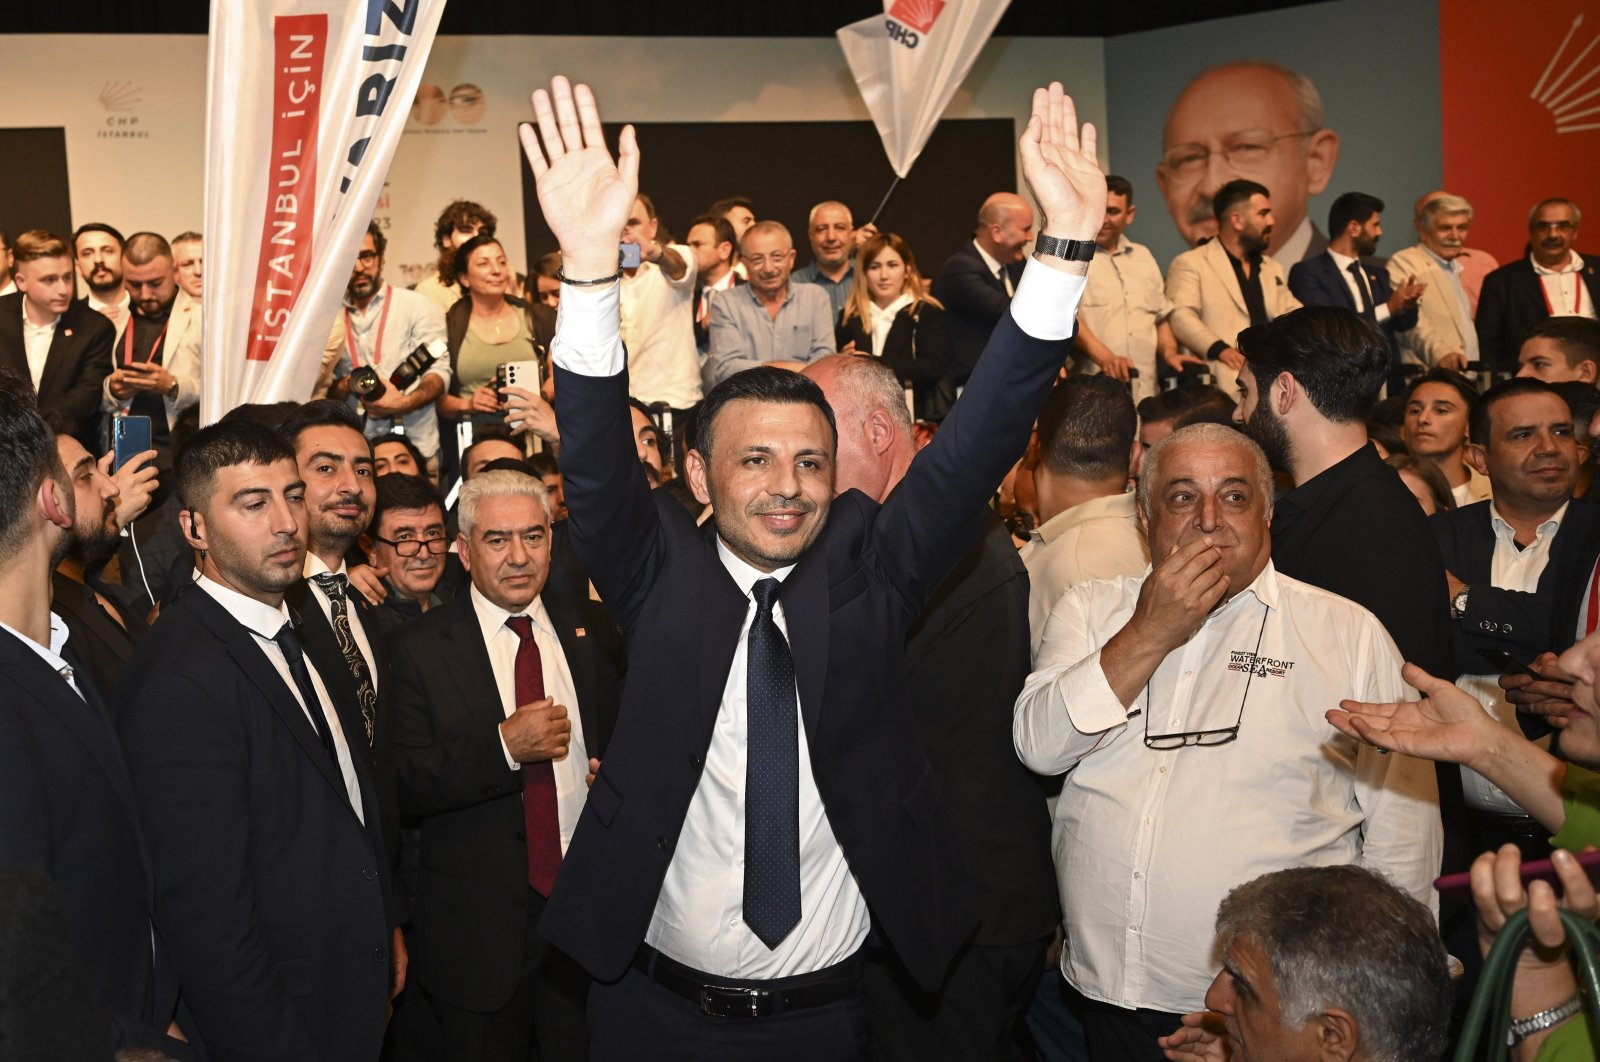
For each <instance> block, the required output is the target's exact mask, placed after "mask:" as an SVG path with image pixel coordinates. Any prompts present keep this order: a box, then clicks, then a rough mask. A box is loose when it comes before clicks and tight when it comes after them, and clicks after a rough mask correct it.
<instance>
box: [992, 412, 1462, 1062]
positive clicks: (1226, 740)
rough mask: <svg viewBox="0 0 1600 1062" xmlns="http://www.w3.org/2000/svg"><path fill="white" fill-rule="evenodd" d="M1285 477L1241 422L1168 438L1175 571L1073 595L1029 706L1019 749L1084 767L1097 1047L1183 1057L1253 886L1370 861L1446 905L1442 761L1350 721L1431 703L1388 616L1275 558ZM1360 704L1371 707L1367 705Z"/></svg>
mask: <svg viewBox="0 0 1600 1062" xmlns="http://www.w3.org/2000/svg"><path fill="white" fill-rule="evenodd" d="M1272 497H1273V485H1272V473H1271V470H1270V469H1269V467H1268V465H1267V459H1266V456H1265V455H1264V454H1263V453H1262V451H1261V449H1260V447H1258V446H1257V445H1256V444H1255V443H1254V442H1252V441H1251V440H1249V439H1248V438H1246V437H1245V436H1243V435H1241V434H1240V433H1239V432H1237V431H1235V430H1234V429H1232V428H1230V427H1226V426H1223V425H1218V424H1197V425H1192V426H1190V427H1188V428H1183V429H1180V430H1179V431H1176V432H1174V433H1173V434H1172V435H1170V436H1168V437H1167V438H1165V439H1163V440H1162V441H1161V442H1159V443H1157V444H1156V445H1155V446H1154V447H1152V448H1151V449H1150V451H1149V453H1148V454H1147V455H1146V456H1145V462H1144V471H1143V475H1141V477H1140V480H1139V496H1138V512H1139V520H1140V523H1141V524H1142V525H1143V526H1144V528H1145V532H1146V535H1147V536H1148V538H1149V542H1150V554H1151V556H1152V557H1153V558H1154V560H1155V563H1154V567H1153V568H1152V569H1151V570H1149V571H1147V572H1144V573H1142V574H1140V575H1137V576H1123V577H1121V578H1117V579H1112V580H1106V581H1101V582H1091V583H1084V584H1080V585H1078V586H1076V587H1074V588H1073V589H1071V590H1069V591H1068V592H1067V593H1066V594H1065V595H1064V596H1063V597H1062V598H1061V600H1060V601H1059V602H1058V603H1057V604H1056V607H1055V609H1054V610H1053V611H1052V613H1051V615H1050V619H1049V621H1048V623H1047V624H1046V626H1045V631H1044V638H1043V642H1042V643H1041V645H1040V648H1039V652H1038V653H1037V654H1036V656H1035V667H1036V670H1035V672H1034V673H1033V674H1032V675H1031V676H1029V678H1028V682H1027V684H1026V685H1025V686H1024V687H1023V691H1022V694H1021V696H1020V697H1019V698H1018V699H1017V706H1016V713H1015V716H1014V718H1013V738H1014V740H1015V742H1016V747H1017V753H1018V755H1020V756H1021V757H1022V761H1023V762H1024V763H1025V764H1027V766H1028V767H1029V768H1031V769H1032V770H1034V771H1037V772H1039V773H1041V774H1060V773H1062V772H1068V771H1070V773H1068V774H1067V777H1066V783H1065V787H1064V789H1063V791H1062V794H1061V799H1060V801H1058V803H1057V805H1056V824H1055V831H1054V836H1055V860H1056V877H1057V882H1058V884H1059V888H1060V893H1061V904H1062V910H1063V912H1064V924H1065V926H1066V931H1067V947H1066V948H1065V950H1064V951H1063V953H1062V962H1061V972H1062V975H1063V976H1064V977H1065V978H1066V980H1067V982H1068V984H1069V985H1070V986H1071V987H1072V988H1073V989H1074V990H1076V991H1077V992H1078V993H1079V994H1080V995H1081V996H1082V997H1083V1014H1084V1025H1085V1032H1086V1034H1087V1037H1088V1047H1089V1055H1090V1057H1092V1058H1094V1059H1097V1060H1102V1059H1104V1060H1113V1062H1114V1060H1120V1059H1138V1060H1145V1059H1149V1060H1152V1062H1153V1060H1156V1059H1160V1058H1162V1057H1163V1056H1162V1054H1161V1049H1160V1047H1159V1046H1158V1045H1157V1043H1156V1037H1158V1036H1161V1035H1164V1034H1165V1033H1166V1032H1167V1031H1169V1028H1172V1027H1176V1026H1174V1025H1173V1024H1172V1023H1173V1022H1175V1021H1176V1020H1177V1019H1178V1017H1179V1015H1181V1014H1183V1013H1185V1012H1187V1011H1191V1010H1198V1009H1203V1006H1202V1004H1203V1002H1204V997H1205V993H1206V988H1207V986H1208V985H1209V984H1210V981H1211V972H1212V971H1211V967H1210V962H1211V952H1212V944H1213V938H1212V929H1211V923H1210V922H1209V921H1208V920H1207V918H1206V917H1205V912H1207V911H1209V910H1211V909H1213V908H1214V907H1215V906H1216V904H1217V903H1219V902H1220V901H1221V899H1222V898H1223V897H1224V896H1225V895H1227V893H1228V891H1229V890H1230V889H1232V888H1234V887H1235V886H1237V885H1240V884H1242V883H1244V882H1246V881H1249V880H1250V879H1251V878H1254V877H1256V876H1258V875H1260V874H1263V873H1266V872H1268V871H1272V870H1281V869H1284V868H1286V867H1293V866H1325V865H1332V864H1345V863H1354V864H1360V865H1362V866H1366V867H1370V868H1372V869H1375V870H1379V871H1382V872H1383V873H1385V874H1387V875H1388V876H1389V877H1390V878H1391V879H1392V880H1394V881H1395V882H1396V883H1397V884H1398V885H1400V887H1401V888H1403V889H1405V890H1406V891H1408V892H1409V893H1411V894H1412V895H1413V896H1415V897H1416V898H1417V899H1419V900H1421V901H1423V902H1425V903H1430V904H1436V901H1435V899H1434V897H1433V889H1432V885H1431V883H1432V880H1433V877H1434V875H1435V874H1436V873H1437V872H1438V869H1439V860H1440V853H1441V845H1442V838H1441V831H1440V826H1439V812H1438V800H1437V790H1436V787H1435V783H1434V772H1433V769H1432V768H1431V767H1430V766H1429V765H1427V764H1426V763H1423V762H1421V761H1417V760H1411V759H1407V758H1404V757H1400V756H1385V755H1383V754H1380V753H1379V752H1378V751H1377V750H1376V749H1374V748H1371V747H1369V746H1366V745H1362V744H1360V743H1358V742H1355V741H1352V740H1349V739H1347V738H1344V737H1343V736H1341V735H1339V734H1337V733H1333V732H1331V731H1330V729H1329V727H1328V725H1327V723H1326V721H1325V720H1324V718H1323V713H1324V712H1325V711H1326V710H1327V706H1328V705H1330V704H1333V703H1336V702H1337V701H1338V700H1339V699H1340V698H1341V697H1346V696H1350V694H1349V693H1347V692H1345V691H1348V690H1353V689H1384V690H1387V691H1388V694H1387V695H1388V696H1392V697H1394V698H1396V699H1406V698H1411V697H1414V696H1415V694H1414V693H1412V692H1411V691H1410V689H1409V688H1408V687H1406V686H1405V685H1404V684H1403V683H1401V682H1400V681H1399V680H1398V678H1397V677H1396V676H1395V675H1393V674H1391V673H1390V672H1389V670H1388V669H1389V668H1391V667H1392V666H1393V665H1394V664H1395V663H1396V662H1398V661H1399V660H1400V654H1399V652H1398V651H1397V650H1396V649H1395V647H1394V643H1393V641H1391V640H1390V638H1389V636H1388V634H1387V633H1386V632H1385V631H1384V629H1383V626H1382V625H1381V624H1380V623H1379V622H1378V621H1377V619H1376V618H1374V617H1373V615H1372V614H1371V613H1369V612H1367V611H1366V610H1365V609H1363V608H1361V607H1360V606H1359V605H1356V604H1354V603H1353V602H1350V601H1347V600H1345V599H1344V598H1341V597H1338V596H1336V595H1333V594H1330V593H1327V592H1326V591H1323V590H1319V589H1317V588H1315V587H1312V586H1310V585H1308V584H1305V583H1302V582H1299V581H1298V580H1295V579H1291V578H1289V577H1287V576H1284V575H1281V574H1279V573H1278V571H1277V570H1276V569H1275V568H1274V567H1273V564H1272V538H1271V534H1270V531H1269V526H1270V523H1271V519H1272ZM1358 699H1366V698H1364V697H1362V698H1358Z"/></svg>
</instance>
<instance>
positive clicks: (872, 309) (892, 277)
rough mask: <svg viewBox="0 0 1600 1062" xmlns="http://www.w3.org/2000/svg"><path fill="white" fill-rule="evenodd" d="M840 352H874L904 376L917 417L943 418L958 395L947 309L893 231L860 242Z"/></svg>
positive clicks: (842, 323) (841, 329) (842, 321)
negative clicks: (951, 375)
mask: <svg viewBox="0 0 1600 1062" xmlns="http://www.w3.org/2000/svg"><path fill="white" fill-rule="evenodd" d="M838 341H839V351H840V353H843V354H872V355H876V356H877V357H879V358H881V359H882V360H883V361H884V362H885V363H886V364H887V365H888V366H889V367H890V368H892V369H893V370H894V371H895V372H896V373H897V374H898V375H899V377H900V382H901V383H902V384H904V385H905V386H906V388H907V389H908V390H909V391H910V393H911V396H912V401H911V415H912V417H913V418H914V419H916V420H928V421H939V420H943V419H944V415H945V414H946V413H947V412H949V410H950V405H951V403H952V402H954V401H955V394H954V392H953V391H952V390H951V388H950V385H949V383H948V381H946V380H945V375H944V372H945V363H946V361H947V359H948V357H949V352H950V339H949V335H948V334H947V333H946V331H945V320H944V307H943V306H942V305H940V303H939V300H937V299H935V298H934V297H933V296H932V295H930V294H929V293H928V283H927V281H925V280H924V279H923V278H922V274H921V273H919V272H918V271H917V261H916V259H915V258H913V257H912V255H911V248H909V247H907V246H906V242H905V241H904V240H902V239H901V238H900V237H899V236H897V235H895V234H894V233H892V232H885V233H880V234H878V235H876V236H873V237H872V238H871V239H869V240H867V242H866V243H864V244H862V245H861V250H860V252H859V253H858V255H857V258H856V279H855V285H854V286H853V287H852V288H851V289H850V297H849V299H848V300H847V301H846V302H845V306H844V311H843V313H842V314H841V318H840V321H839V326H838Z"/></svg>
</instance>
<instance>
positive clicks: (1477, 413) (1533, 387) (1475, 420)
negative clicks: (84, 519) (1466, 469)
mask: <svg viewBox="0 0 1600 1062" xmlns="http://www.w3.org/2000/svg"><path fill="white" fill-rule="evenodd" d="M1518 395H1550V396H1552V397H1554V398H1559V399H1561V404H1562V405H1565V406H1567V413H1568V415H1569V416H1570V415H1571V413H1572V407H1571V406H1570V405H1568V404H1567V400H1566V399H1565V398H1563V397H1562V395H1561V392H1560V391H1557V390H1556V389H1555V388H1554V387H1551V386H1550V385H1549V384H1547V383H1545V382H1544V381H1543V380H1536V379H1534V378H1533V377H1531V376H1513V377H1512V378H1511V379H1509V380H1501V381H1500V382H1499V383H1497V384H1495V385H1494V386H1493V387H1491V388H1489V389H1488V390H1487V391H1485V392H1484V393H1483V394H1482V395H1481V396H1479V398H1478V400H1477V401H1476V402H1474V403H1472V410H1471V412H1470V413H1468V414H1467V440H1468V441H1469V442H1475V443H1477V444H1478V445H1479V446H1488V445H1489V439H1490V431H1489V418H1490V415H1491V414H1492V413H1493V411H1494V406H1495V403H1497V402H1502V401H1504V400H1505V399H1507V398H1515V397H1517V396H1518Z"/></svg>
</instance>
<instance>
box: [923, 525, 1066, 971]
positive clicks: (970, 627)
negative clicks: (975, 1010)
mask: <svg viewBox="0 0 1600 1062" xmlns="http://www.w3.org/2000/svg"><path fill="white" fill-rule="evenodd" d="M1028 645H1029V638H1028V569H1027V568H1026V567H1025V566H1024V565H1023V563H1022V558H1021V557H1020V556H1018V554H1017V547H1016V546H1015V545H1014V544H1013V543H1012V541H1011V535H1010V533H1009V532H1007V531H1006V529H1005V525H1004V524H1002V523H1001V522H1000V520H999V519H998V518H997V517H995V516H993V515H991V516H990V517H989V518H988V528H987V530H985V531H984V534H983V538H982V539H980V540H979V541H978V543H977V544H976V545H974V546H973V547H972V548H971V549H970V550H968V551H967V555H966V556H965V557H962V558H961V560H960V562H959V563H958V564H957V565H956V568H955V571H953V572H951V573H950V575H949V577H948V578H947V579H945V581H944V583H943V584H942V585H940V587H939V589H938V590H936V591H935V592H934V595H933V598H932V600H930V601H929V602H928V607H927V608H925V609H924V610H923V612H922V615H921V616H918V617H917V621H916V624H915V625H914V626H913V627H912V629H911V638H910V640H909V641H908V642H907V643H906V678H905V682H906V695H907V698H908V699H909V700H910V702H911V705H912V710H913V711H914V712H915V715H916V726H917V736H918V737H919V738H921V739H922V749H923V751H924V752H925V753H927V756H928V765H929V766H930V767H932V768H933V777H934V779H935V780H937V781H938V783H939V788H940V790H941V791H942V792H943V793H944V798H945V807H946V808H947V809H948V810H949V812H950V818H951V820H952V821H953V822H954V824H955V828H956V839H957V841H958V842H959V843H960V846H961V853H962V855H963V856H965V857H966V862H967V867H968V869H969V870H971V871H972V876H973V878H974V879H975V880H976V882H977V885H978V914H979V925H978V933H977V936H976V937H975V938H974V941H975V943H978V944H983V945H987V946H991V947H1005V946H1009V945H1015V944H1023V943H1027V942H1028V941H1036V940H1041V939H1042V938H1044V937H1048V936H1050V934H1051V933H1052V932H1053V931H1054V930H1055V927H1056V923H1058V922H1059V921H1060V920H1061V908H1060V903H1059V900H1058V898H1057V895H1056V876H1055V867H1054V864H1053V863H1052V861H1051V858H1050V815H1049V812H1048V811H1047V809H1046V807H1045V801H1044V793H1043V791H1042V789H1041V788H1040V785H1039V783H1038V781H1037V780H1036V779H1035V777H1034V776H1033V775H1032V774H1030V773H1029V771H1028V769H1027V768H1026V767H1024V766H1023V765H1022V761H1021V760H1019V759H1018V758H1017V753H1016V746H1015V745H1014V744H1013V743H1012V737H1011V717H1012V712H1013V709H1014V708H1015V706H1016V703H1017V696H1018V694H1020V693H1021V692H1022V686H1023V683H1025V682H1026V681H1027V679H1028V673H1029V672H1030V671H1031V670H1032V665H1031V663H1030V661H1029V654H1028Z"/></svg>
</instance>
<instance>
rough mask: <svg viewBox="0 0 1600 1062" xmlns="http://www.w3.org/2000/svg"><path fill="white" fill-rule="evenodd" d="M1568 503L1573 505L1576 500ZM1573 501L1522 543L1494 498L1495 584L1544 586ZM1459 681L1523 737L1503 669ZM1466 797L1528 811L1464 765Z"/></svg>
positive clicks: (1506, 811)
mask: <svg viewBox="0 0 1600 1062" xmlns="http://www.w3.org/2000/svg"><path fill="white" fill-rule="evenodd" d="M1567 504H1571V503H1570V502H1569V503H1567ZM1567 504H1564V505H1562V506H1561V508H1559V509H1557V510H1556V511H1555V512H1554V513H1552V514H1551V516H1550V518H1549V519H1548V520H1545V521H1544V522H1543V523H1541V524H1540V525H1539V526H1538V528H1536V529H1535V531H1534V537H1533V541H1532V542H1530V543H1528V544H1527V545H1526V546H1522V547H1519V546H1518V545H1517V541H1516V531H1515V530H1514V529H1513V528H1512V526H1511V525H1510V524H1508V523H1506V521H1505V519H1504V518H1503V517H1501V515H1500V510H1499V509H1497V508H1495V505H1494V502H1492V501H1491V502H1490V503H1489V527H1490V528H1491V529H1492V530H1493V531H1494V553H1493V555H1492V558H1491V560H1490V562H1489V584H1490V585H1491V586H1494V587H1497V588H1498V589H1501V590H1517V591H1521V592H1522V593H1525V594H1531V593H1534V592H1536V591H1537V590H1538V589H1539V577H1540V576H1542V575H1543V574H1544V569H1545V566H1546V565H1548V564H1549V563H1550V546H1551V543H1553V542H1554V541H1555V537H1556V532H1557V531H1559V530H1560V529H1561V521H1562V520H1563V519H1564V518H1565V517H1566V515H1567ZM1456 685H1457V686H1460V687H1461V688H1462V689H1464V690H1466V691H1467V692H1468V693H1470V694H1472V695H1473V696H1474V697H1476V698H1478V703H1479V704H1481V705H1483V710H1484V711H1486V712H1488V713H1489V714H1490V715H1491V716H1493V717H1494V719H1495V721H1496V722H1498V723H1499V724H1500V725H1501V726H1504V727H1506V728H1507V729H1509V730H1511V731H1512V732H1513V733H1516V734H1518V735H1520V734H1521V733H1522V727H1521V726H1520V725H1519V724H1518V723H1517V707H1516V705H1514V704H1512V703H1511V702H1510V701H1508V700H1506V691H1505V690H1503V689H1501V688H1500V676H1499V673H1498V672H1486V673H1484V674H1474V675H1462V676H1461V677H1460V678H1458V679H1457V680H1456ZM1536 744H1539V745H1541V746H1543V747H1546V748H1548V747H1549V745H1550V738H1549V737H1548V736H1546V737H1544V738H1541V739H1540V740H1539V741H1538V742H1536ZM1461 795H1462V797H1463V798H1464V799H1465V800H1466V802H1467V806H1468V807H1472V808H1477V809H1478V810H1479V811H1488V812H1492V813H1494V814H1498V815H1526V814H1527V811H1526V810H1525V809H1524V808H1523V807H1522V806H1521V805H1520V804H1518V803H1517V802H1516V801H1515V800H1512V799H1511V798H1510V797H1509V796H1507V795H1506V794H1505V791H1504V790H1502V789H1501V788H1500V787H1499V786H1497V785H1495V784H1494V783H1493V782H1491V781H1489V780H1488V779H1487V778H1485V777H1484V776H1483V775H1481V774H1479V773H1478V772H1477V771H1473V770H1469V769H1468V768H1466V767H1462V768H1461Z"/></svg>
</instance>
